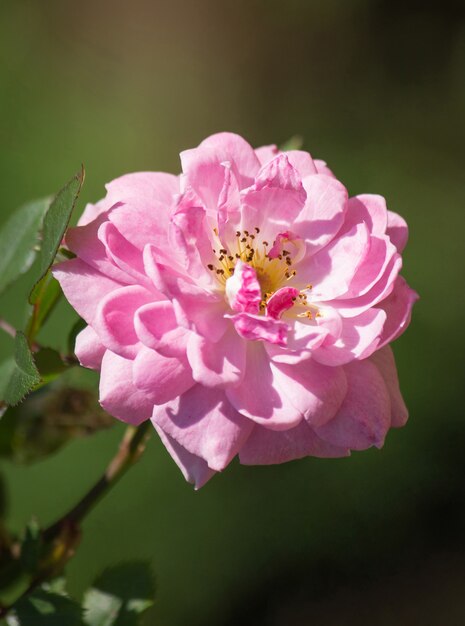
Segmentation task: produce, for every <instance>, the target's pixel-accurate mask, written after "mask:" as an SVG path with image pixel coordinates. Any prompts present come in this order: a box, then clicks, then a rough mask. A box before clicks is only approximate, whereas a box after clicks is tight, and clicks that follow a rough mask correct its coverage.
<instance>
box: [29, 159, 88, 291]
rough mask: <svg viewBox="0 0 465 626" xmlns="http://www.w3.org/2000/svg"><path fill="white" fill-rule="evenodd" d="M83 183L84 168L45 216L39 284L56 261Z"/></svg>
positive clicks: (57, 196) (57, 197) (58, 195)
mask: <svg viewBox="0 0 465 626" xmlns="http://www.w3.org/2000/svg"><path fill="white" fill-rule="evenodd" d="M83 182H84V168H82V169H81V171H80V172H78V173H77V174H75V175H74V176H73V178H72V179H71V180H70V181H69V182H68V183H67V184H66V185H65V186H64V187H63V189H61V190H60V191H59V192H58V194H57V195H56V197H55V199H54V200H53V202H52V204H51V205H50V208H49V210H48V211H47V213H46V214H45V217H44V226H43V232H42V244H41V247H40V274H39V278H38V280H37V282H39V281H40V280H41V279H42V278H43V277H44V276H45V274H46V273H47V271H48V270H49V268H50V267H51V265H52V263H53V261H54V260H55V257H56V254H57V252H58V249H59V247H60V245H61V242H62V240H63V236H64V234H65V232H66V229H67V228H68V224H69V220H70V219H71V214H72V212H73V209H74V205H75V204H76V200H77V198H78V195H79V192H80V191H81V187H82V183H83Z"/></svg>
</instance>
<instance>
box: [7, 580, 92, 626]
mask: <svg viewBox="0 0 465 626" xmlns="http://www.w3.org/2000/svg"><path fill="white" fill-rule="evenodd" d="M7 624H8V626H84V622H83V620H82V609H81V607H80V606H79V604H78V603H77V602H76V601H75V600H72V599H71V598H69V597H68V596H66V595H63V593H54V592H50V591H47V590H45V589H44V588H42V589H37V590H36V591H34V592H33V593H32V594H30V595H27V596H26V597H24V598H23V599H21V600H20V601H19V602H18V603H17V604H16V605H15V607H14V613H13V614H12V615H9V616H8V617H7Z"/></svg>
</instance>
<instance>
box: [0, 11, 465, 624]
mask: <svg viewBox="0 0 465 626" xmlns="http://www.w3.org/2000/svg"><path fill="white" fill-rule="evenodd" d="M220 130H231V131H235V132H239V133H241V134H242V135H244V136H245V137H246V138H247V139H248V140H249V141H250V143H252V144H253V145H261V144H266V143H278V144H279V143H282V142H284V141H285V140H287V139H288V138H289V137H291V136H292V135H295V134H299V135H302V137H303V138H304V147H305V149H307V150H308V151H309V152H310V153H311V154H312V155H313V156H315V157H318V158H323V159H325V160H326V161H328V163H329V164H330V166H331V167H332V169H333V170H334V171H335V173H336V174H337V175H338V177H339V178H340V179H341V180H342V181H343V182H344V183H345V184H346V185H347V187H348V189H349V191H350V192H351V193H352V194H356V193H362V192H374V193H381V194H383V195H384V196H386V198H387V200H388V206H389V207H390V208H391V209H393V210H395V211H397V212H399V213H401V214H402V215H403V216H404V217H405V218H406V219H407V221H408V223H409V225H410V233H411V237H410V243H409V245H408V247H407V249H406V252H405V253H404V270H403V274H404V276H405V277H406V278H407V280H408V281H409V282H410V284H411V285H412V286H413V287H414V288H415V289H416V290H417V291H418V292H419V294H420V296H421V300H420V302H419V303H418V304H417V305H416V307H415V311H414V317H413V322H412V325H411V328H410V329H409V330H408V332H407V333H406V335H405V336H404V337H402V338H401V339H400V340H399V341H398V342H396V344H395V346H394V350H395V354H396V358H397V361H398V368H399V374H400V378H401V386H402V389H403V392H404V395H405V399H406V402H407V404H408V406H409V408H410V421H409V423H408V424H407V426H406V427H405V428H404V429H402V430H400V431H393V432H391V433H390V435H389V436H388V438H387V442H386V444H385V447H384V449H383V450H381V451H368V452H365V453H359V454H354V455H353V456H352V457H351V458H349V459H342V460H318V459H306V460H302V461H297V462H293V463H291V464H287V465H283V466H276V467H268V468H262V467H258V468H257V467H241V466H240V465H238V464H237V463H233V465H232V466H231V467H229V468H228V469H227V471H225V472H224V473H223V474H221V475H218V476H216V477H215V478H214V479H213V480H212V481H211V483H209V484H208V485H207V486H206V487H204V488H203V489H202V490H200V491H199V492H194V491H193V490H192V488H191V486H189V485H187V484H186V483H185V482H184V480H183V478H182V476H181V474H180V472H179V471H178V469H177V468H176V466H175V465H174V463H173V462H172V460H171V459H170V458H169V456H168V454H167V453H166V452H165V450H164V449H163V447H162V445H161V444H160V442H159V441H158V440H156V438H155V437H153V438H152V441H151V442H150V445H149V447H148V451H147V453H146V455H145V456H144V458H143V460H142V461H141V463H140V464H139V465H138V466H137V467H136V468H135V469H134V470H133V471H132V472H131V474H129V475H128V476H127V477H126V478H125V479H124V481H123V482H122V483H121V484H120V485H119V486H118V487H117V488H116V489H115V490H114V491H113V492H112V493H111V495H110V496H109V497H108V498H107V499H106V500H105V501H104V502H102V504H101V505H100V506H99V508H98V509H97V510H96V511H95V512H94V513H93V514H92V515H91V516H90V517H89V518H88V521H87V522H86V524H85V528H84V531H85V532H84V538H83V541H82V545H81V546H80V548H79V551H78V553H77V555H76V557H75V559H74V560H73V561H72V562H71V564H70V566H69V568H68V574H69V587H70V590H71V592H72V593H75V594H80V593H82V591H83V589H84V588H85V587H86V586H88V585H89V584H90V582H91V581H92V580H93V578H94V577H95V576H96V575H97V574H98V573H99V572H100V571H101V570H102V569H103V568H104V567H105V566H107V565H110V564H113V563H117V562H119V561H121V560H123V559H127V558H146V559H149V560H150V561H151V562H152V564H153V567H154V569H155V571H156V573H157V579H158V602H157V605H156V607H155V608H154V610H153V611H152V612H151V614H150V616H149V617H148V619H147V624H157V625H160V626H181V625H182V626H184V625H186V624H189V626H201V625H202V626H204V625H205V624H212V625H215V626H233V625H234V626H236V625H238V624H240V625H241V626H249V625H250V626H252V625H253V626H289V625H292V626H301V625H302V626H303V625H307V624H314V625H318V626H333V625H336V624H337V625H338V626H352V625H353V626H355V625H357V626H362V625H364V624H367V625H368V624H370V625H372V624H377V625H380V626H384V625H386V626H390V625H392V624H402V625H403V624H405V625H410V624H419V623H421V624H423V625H431V626H436V625H439V624H440V625H441V626H442V625H446V626H455V625H457V626H458V625H462V624H464V623H465V455H464V446H465V423H464V408H463V407H464V403H463V390H464V382H463V372H464V368H463V354H464V344H465V342H464V338H465V329H464V263H463V256H464V243H463V242H464V227H465V218H464V213H465V174H464V166H465V158H464V157H465V147H464V144H465V3H464V2H462V1H459V0H457V1H452V0H449V1H446V0H443V1H442V2H440V3H439V2H426V1H423V2H421V1H413V0H406V1H403V2H401V1H397V0H396V1H392V0H391V1H388V0H378V1H376V0H373V1H369V0H350V1H347V2H337V1H336V0H321V1H308V2H305V1H303V0H301V1H298V0H287V1H286V2H282V1H281V2H277V1H276V0H267V1H265V0H263V1H258V0H248V1H245V0H236V1H235V2H231V1H227V2H226V1H219V0H216V1H214V0H196V1H195V2H189V1H187V0H184V1H180V0H171V1H170V2H167V1H165V2H160V1H154V0H150V1H149V0H133V1H132V2H130V3H129V2H123V1H122V0H112V1H110V0H104V1H101V2H96V1H95V0H94V1H92V2H91V1H90V0H80V1H79V2H71V1H69V0H47V1H46V2H39V1H38V0H37V1H33V0H3V2H2V3H1V4H0V172H1V174H0V176H1V181H2V186H1V199H0V222H3V221H4V220H5V219H6V218H7V216H8V215H9V213H10V212H11V211H12V210H13V209H14V208H15V207H16V206H18V205H20V204H22V203H23V202H25V201H27V200H29V199H31V198H36V197H41V196H44V195H47V194H49V193H53V192H54V191H56V190H57V189H58V188H59V187H60V186H61V185H62V184H63V183H64V182H65V181H66V180H67V179H68V178H69V177H70V176H71V174H72V173H73V172H74V171H76V170H77V169H78V168H79V165H80V163H81V162H84V164H85V166H86V170H87V179H86V184H85V187H84V190H83V193H82V197H81V200H80V206H79V209H82V208H83V206H84V204H85V202H86V201H96V200H98V199H99V198H100V197H101V196H102V195H103V194H104V188H103V185H104V183H105V182H107V181H108V180H111V179H112V178H115V177H116V176H118V175H120V174H122V173H125V172H128V171H135V170H167V171H173V172H177V171H179V161H178V153H179V151H180V150H182V149H185V148H188V147H193V146H195V145H197V144H198V143H199V142H200V141H201V140H202V139H203V138H204V137H205V136H207V135H208V134H211V133H213V132H217V131H220ZM0 253H1V251H0ZM21 298H24V294H23V292H22V287H21V284H19V285H18V286H16V287H14V288H13V289H11V290H10V291H9V292H8V293H7V294H6V295H5V296H4V297H2V299H1V300H0V314H1V315H2V316H4V317H6V318H7V319H8V320H9V321H11V322H12V323H15V324H16V323H19V322H20V318H21V316H22V315H23V313H22V309H21V307H22V304H20V303H21V302H22V300H21ZM72 319H73V315H72V312H71V310H70V309H69V307H67V306H66V305H65V304H63V305H62V306H60V308H59V309H58V311H57V313H56V314H55V315H54V317H53V319H52V320H51V322H50V324H49V326H48V330H46V331H45V333H44V336H43V340H44V342H48V343H50V344H51V345H56V344H57V342H58V343H59V342H60V341H61V339H60V338H61V337H63V338H64V337H65V331H66V330H67V329H68V328H69V326H70V324H71V323H72ZM7 347H8V340H7V339H6V338H5V337H3V336H2V337H0V350H6V348H7ZM94 381H95V379H94ZM121 433H122V426H120V425H116V426H115V427H114V428H112V429H111V430H109V431H105V432H102V433H100V434H98V435H96V436H95V437H93V438H91V439H88V440H82V441H76V442H74V443H72V444H70V445H69V446H67V447H66V448H64V449H63V450H62V451H60V452H59V453H58V454H56V455H54V456H53V457H50V458H49V459H47V460H45V461H42V462H40V463H37V464H35V465H32V466H30V467H24V466H15V465H12V464H9V463H3V466H2V471H3V474H4V475H5V477H6V479H7V481H8V486H9V500H10V503H9V517H8V521H9V524H10V525H11V527H13V528H15V529H20V528H22V527H23V525H24V524H25V523H26V521H27V520H28V519H29V518H30V515H31V513H33V512H34V513H36V514H37V515H38V517H39V519H40V520H41V522H42V523H44V524H46V523H49V522H50V521H52V520H53V519H54V518H56V517H57V516H58V515H60V514H61V513H63V512H64V511H65V510H67V509H68V508H69V507H70V506H71V505H72V504H74V503H75V501H76V500H77V499H78V497H79V496H80V495H81V494H82V493H83V492H84V491H85V490H86V489H87V488H88V487H89V486H90V484H92V482H93V481H94V480H95V479H96V477H97V476H98V475H99V474H100V472H101V471H102V470H103V468H104V467H105V465H106V463H107V461H108V459H109V458H110V457H111V455H112V453H113V451H114V449H115V448H116V446H117V442H118V440H119V438H120V437H121Z"/></svg>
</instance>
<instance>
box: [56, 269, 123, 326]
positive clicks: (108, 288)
mask: <svg viewBox="0 0 465 626" xmlns="http://www.w3.org/2000/svg"><path fill="white" fill-rule="evenodd" d="M52 273H53V275H54V276H55V278H56V279H57V280H58V282H59V283H60V286H61V288H62V289H63V292H64V294H65V296H66V299H67V300H68V302H69V303H70V304H71V306H72V307H73V308H74V309H76V311H77V312H78V313H79V315H80V316H81V317H82V318H84V320H85V321H86V322H87V323H88V324H91V325H92V323H93V321H94V319H95V313H96V311H97V308H98V305H99V303H100V301H101V300H102V298H105V296H107V295H108V294H109V293H111V292H112V291H114V290H115V289H119V288H121V287H122V285H121V283H117V282H116V281H114V280H112V279H111V278H108V277H107V276H104V275H103V274H101V273H100V272H99V271H97V270H96V269H94V268H93V267H91V266H90V265H88V264H87V263H84V261H81V259H71V260H70V261H65V262H64V263H59V264H58V265H55V266H54V267H53V270H52Z"/></svg>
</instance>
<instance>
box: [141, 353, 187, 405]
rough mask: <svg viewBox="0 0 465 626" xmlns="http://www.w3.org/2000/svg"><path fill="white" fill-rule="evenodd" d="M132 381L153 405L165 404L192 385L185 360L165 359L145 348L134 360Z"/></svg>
mask: <svg viewBox="0 0 465 626" xmlns="http://www.w3.org/2000/svg"><path fill="white" fill-rule="evenodd" d="M133 379H134V384H135V386H136V387H137V388H138V389H139V390H140V391H143V392H144V393H146V394H147V396H148V397H150V399H151V400H152V403H153V404H165V402H169V401H170V400H172V399H173V398H176V397H177V396H180V395H181V394H183V393H184V392H185V391H187V390H188V389H190V387H192V385H193V384H194V379H193V378H192V372H191V369H190V367H189V364H188V363H187V359H185V358H184V359H177V358H167V357H164V356H161V355H160V354H158V353H157V352H155V351H154V350H150V348H145V347H144V348H141V350H140V351H139V353H138V354H137V356H136V358H135V360H134V366H133Z"/></svg>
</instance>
